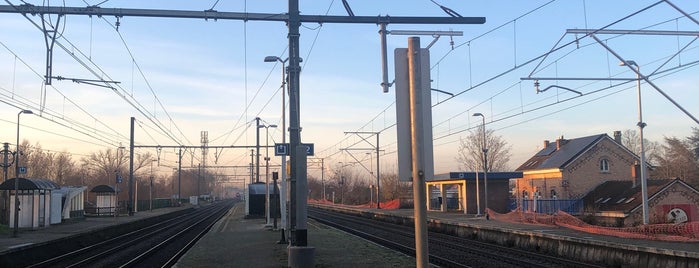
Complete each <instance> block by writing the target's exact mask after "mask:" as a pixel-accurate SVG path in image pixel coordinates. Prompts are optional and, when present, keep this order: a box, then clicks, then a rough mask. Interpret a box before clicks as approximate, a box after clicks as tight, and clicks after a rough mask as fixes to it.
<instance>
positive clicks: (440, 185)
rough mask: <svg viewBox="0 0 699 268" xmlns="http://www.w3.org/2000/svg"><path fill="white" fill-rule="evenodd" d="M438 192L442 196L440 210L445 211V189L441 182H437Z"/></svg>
mask: <svg viewBox="0 0 699 268" xmlns="http://www.w3.org/2000/svg"><path fill="white" fill-rule="evenodd" d="M439 194H440V195H441V196H442V204H441V205H442V207H441V209H442V212H447V191H446V189H444V184H443V183H441V184H439Z"/></svg>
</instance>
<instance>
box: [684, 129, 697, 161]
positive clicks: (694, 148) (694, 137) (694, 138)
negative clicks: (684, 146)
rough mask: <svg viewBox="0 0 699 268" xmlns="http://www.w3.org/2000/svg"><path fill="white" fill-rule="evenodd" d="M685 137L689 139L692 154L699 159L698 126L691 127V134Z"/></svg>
mask: <svg viewBox="0 0 699 268" xmlns="http://www.w3.org/2000/svg"><path fill="white" fill-rule="evenodd" d="M687 139H688V140H689V145H690V148H691V149H692V151H693V152H694V156H695V157H696V158H697V159H699V128H697V127H692V136H689V138H687Z"/></svg>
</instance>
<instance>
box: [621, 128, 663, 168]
mask: <svg viewBox="0 0 699 268" xmlns="http://www.w3.org/2000/svg"><path fill="white" fill-rule="evenodd" d="M621 144H622V145H624V147H626V148H627V149H629V150H630V151H631V152H633V153H634V154H636V155H637V156H640V155H641V143H640V138H639V135H638V132H637V131H636V130H633V129H627V130H624V131H623V134H622V135H621ZM643 145H644V147H645V148H644V151H645V153H646V162H648V163H650V164H651V165H657V164H658V163H657V162H658V157H659V153H660V150H661V145H660V143H658V142H654V141H649V140H648V139H643Z"/></svg>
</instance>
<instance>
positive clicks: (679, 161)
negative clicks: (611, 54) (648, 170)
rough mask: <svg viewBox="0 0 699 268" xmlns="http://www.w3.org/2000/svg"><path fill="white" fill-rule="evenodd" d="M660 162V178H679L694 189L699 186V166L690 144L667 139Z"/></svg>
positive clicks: (658, 172)
mask: <svg viewBox="0 0 699 268" xmlns="http://www.w3.org/2000/svg"><path fill="white" fill-rule="evenodd" d="M658 162H659V164H660V166H659V167H658V168H657V170H656V172H657V174H658V176H659V177H664V178H673V177H678V178H681V179H683V180H685V181H686V182H688V183H690V184H692V185H693V186H694V187H697V186H699V180H698V179H699V178H698V177H699V165H697V158H696V156H695V155H694V152H693V151H692V150H691V148H690V144H689V142H686V141H682V140H680V139H678V138H675V137H670V138H667V137H666V138H665V145H663V146H662V153H661V154H660V157H659V159H658Z"/></svg>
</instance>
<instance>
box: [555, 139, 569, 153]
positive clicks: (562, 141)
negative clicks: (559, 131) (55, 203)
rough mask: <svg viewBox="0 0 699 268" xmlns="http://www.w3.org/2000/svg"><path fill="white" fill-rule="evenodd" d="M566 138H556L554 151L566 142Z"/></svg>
mask: <svg viewBox="0 0 699 268" xmlns="http://www.w3.org/2000/svg"><path fill="white" fill-rule="evenodd" d="M566 142H567V141H566V140H565V139H564V138H563V136H561V137H560V138H558V139H556V151H558V150H560V149H561V146H563V145H565V144H566Z"/></svg>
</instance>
